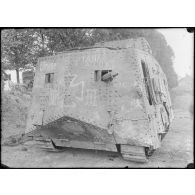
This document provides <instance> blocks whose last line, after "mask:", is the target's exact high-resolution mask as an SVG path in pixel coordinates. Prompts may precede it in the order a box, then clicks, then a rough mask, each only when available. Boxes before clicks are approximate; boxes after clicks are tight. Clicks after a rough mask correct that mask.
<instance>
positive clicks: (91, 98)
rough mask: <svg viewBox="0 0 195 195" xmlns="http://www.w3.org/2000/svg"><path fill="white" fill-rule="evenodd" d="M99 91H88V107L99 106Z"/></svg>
mask: <svg viewBox="0 0 195 195" xmlns="http://www.w3.org/2000/svg"><path fill="white" fill-rule="evenodd" d="M96 97H97V90H96V89H87V90H86V104H87V105H88V106H97V101H96Z"/></svg>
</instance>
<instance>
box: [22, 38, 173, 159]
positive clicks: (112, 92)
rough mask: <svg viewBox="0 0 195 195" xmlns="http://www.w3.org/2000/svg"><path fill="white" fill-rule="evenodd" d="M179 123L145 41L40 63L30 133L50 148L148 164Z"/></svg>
mask: <svg viewBox="0 0 195 195" xmlns="http://www.w3.org/2000/svg"><path fill="white" fill-rule="evenodd" d="M172 119H173V112H172V108H171V100H170V96H169V91H168V84H167V79H166V76H165V74H164V73H163V71H162V69H161V67H160V65H159V64H158V62H157V61H156V60H155V59H154V57H153V56H152V51H151V49H150V46H149V44H148V43H147V41H146V40H145V39H144V38H138V39H127V40H121V41H112V42H105V43H98V44H96V45H95V46H93V47H90V48H82V49H73V50H69V51H65V52H63V53H59V54H57V55H55V56H49V57H42V58H40V59H39V61H38V64H37V67H36V73H35V78H34V85H33V91H32V102H31V108H30V109H29V113H28V120H27V127H26V133H27V134H28V133H32V132H36V134H39V135H40V137H39V139H37V140H39V141H40V142H43V143H44V148H47V149H48V150H49V149H54V150H60V149H61V148H63V147H73V148H85V149H94V150H107V151H114V152H117V151H118V152H120V153H121V154H122V156H123V158H124V159H126V160H131V161H136V162H146V161H147V160H148V157H149V156H150V155H151V154H152V153H153V151H154V150H155V149H157V148H159V147H160V144H161V141H162V139H163V137H164V135H165V134H166V133H167V131H168V130H169V127H170V123H171V121H172Z"/></svg>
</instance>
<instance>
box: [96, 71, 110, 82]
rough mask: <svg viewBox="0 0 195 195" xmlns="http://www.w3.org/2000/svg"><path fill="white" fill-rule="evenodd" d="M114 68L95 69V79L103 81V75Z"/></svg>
mask: <svg viewBox="0 0 195 195" xmlns="http://www.w3.org/2000/svg"><path fill="white" fill-rule="evenodd" d="M109 72H112V70H95V72H94V81H103V79H102V78H103V76H104V75H105V74H107V73H109Z"/></svg>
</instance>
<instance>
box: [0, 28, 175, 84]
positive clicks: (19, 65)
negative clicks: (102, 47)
mask: <svg viewBox="0 0 195 195" xmlns="http://www.w3.org/2000/svg"><path fill="white" fill-rule="evenodd" d="M137 37H145V38H146V40H147V41H148V43H149V44H150V46H151V49H152V51H153V55H154V57H155V58H156V59H157V61H158V62H159V64H160V65H161V67H162V69H163V71H164V72H165V74H166V76H167V80H168V83H169V87H170V88H173V87H175V86H177V84H178V81H177V75H176V73H175V71H174V68H173V59H174V52H173V50H172V48H171V47H170V46H169V45H168V44H167V42H166V40H165V37H164V36H163V35H162V34H161V33H160V32H158V31H156V30H154V29H127V28H125V29H123V28H114V29H112V28H107V29H106V28H105V29H103V28H101V29H100V28H98V29H96V28H93V29H87V28H84V29H81V28H63V29H59V28H58V29H53V28H52V29H51V28H40V29H37V28H36V29H20V30H18V29H17V30H15V29H8V30H4V31H2V37H1V38H2V45H3V46H2V63H3V64H4V67H6V68H7V69H8V68H9V69H14V70H16V72H17V75H18V76H19V70H20V69H25V68H27V67H28V65H32V66H36V64H37V59H38V58H39V57H42V56H48V55H53V54H56V53H57V52H62V51H64V50H67V49H72V48H75V47H87V46H91V45H94V44H95V43H97V42H101V41H111V40H120V39H129V38H137ZM18 76H17V78H18ZM18 81H19V80H18Z"/></svg>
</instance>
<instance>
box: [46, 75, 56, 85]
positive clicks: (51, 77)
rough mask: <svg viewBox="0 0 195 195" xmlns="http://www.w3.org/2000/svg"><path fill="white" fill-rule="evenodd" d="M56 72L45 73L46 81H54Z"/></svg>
mask: <svg viewBox="0 0 195 195" xmlns="http://www.w3.org/2000/svg"><path fill="white" fill-rule="evenodd" d="M53 80H54V73H48V74H45V83H53Z"/></svg>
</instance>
